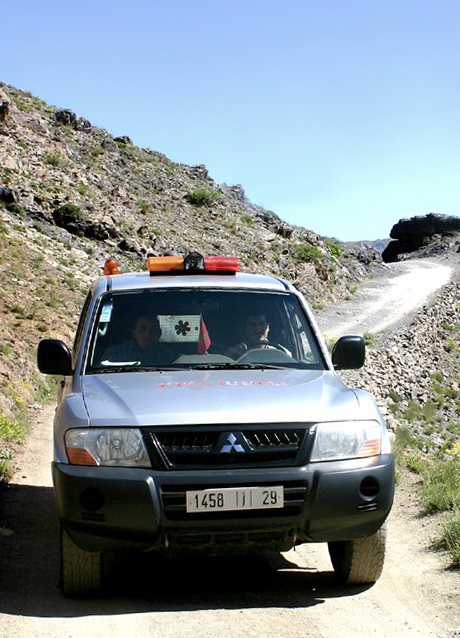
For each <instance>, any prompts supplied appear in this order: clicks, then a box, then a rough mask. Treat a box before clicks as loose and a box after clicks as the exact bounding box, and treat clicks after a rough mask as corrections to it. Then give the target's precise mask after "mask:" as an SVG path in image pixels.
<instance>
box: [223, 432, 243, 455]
mask: <svg viewBox="0 0 460 638" xmlns="http://www.w3.org/2000/svg"><path fill="white" fill-rule="evenodd" d="M237 434H238V433H237ZM222 439H223V440H222ZM244 443H245V441H244V439H243V437H242V436H241V434H238V438H237V437H236V436H235V435H234V434H233V432H230V434H229V435H227V433H226V432H224V433H223V435H222V436H221V437H220V439H219V445H220V449H219V448H218V449H219V452H220V453H223V454H225V453H228V452H246V447H245V445H244ZM242 444H243V445H242Z"/></svg>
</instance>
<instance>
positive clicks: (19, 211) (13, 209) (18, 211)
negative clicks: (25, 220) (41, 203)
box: [5, 202, 26, 217]
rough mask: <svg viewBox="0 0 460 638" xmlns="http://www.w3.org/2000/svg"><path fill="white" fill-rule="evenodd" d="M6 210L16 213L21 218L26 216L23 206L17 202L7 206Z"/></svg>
mask: <svg viewBox="0 0 460 638" xmlns="http://www.w3.org/2000/svg"><path fill="white" fill-rule="evenodd" d="M5 208H6V210H9V211H10V213H15V214H16V215H20V216H21V217H24V215H25V214H26V211H25V210H24V209H23V207H22V206H21V204H16V202H10V203H9V204H7V205H6V206H5Z"/></svg>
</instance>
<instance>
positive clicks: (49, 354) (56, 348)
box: [37, 339, 72, 377]
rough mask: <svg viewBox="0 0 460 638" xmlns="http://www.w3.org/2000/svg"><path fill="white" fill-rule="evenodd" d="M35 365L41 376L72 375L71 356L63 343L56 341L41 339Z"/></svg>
mask: <svg viewBox="0 0 460 638" xmlns="http://www.w3.org/2000/svg"><path fill="white" fill-rule="evenodd" d="M37 365H38V369H39V370H40V372H43V374H58V375H59V376H64V377H66V376H69V375H70V374H72V355H71V354H70V350H69V348H68V347H67V346H66V345H65V343H64V342H62V341H59V340H58V339H43V340H42V341H40V343H39V344H38V350H37Z"/></svg>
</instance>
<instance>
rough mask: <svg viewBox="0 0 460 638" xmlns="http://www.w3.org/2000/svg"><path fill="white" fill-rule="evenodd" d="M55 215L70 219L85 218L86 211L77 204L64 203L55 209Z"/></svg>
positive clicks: (66, 219)
mask: <svg viewBox="0 0 460 638" xmlns="http://www.w3.org/2000/svg"><path fill="white" fill-rule="evenodd" d="M54 215H55V217H57V218H59V219H61V220H65V221H67V222H69V221H77V220H79V219H84V218H85V217H86V215H85V213H84V212H83V211H82V210H81V208H80V206H77V204H63V205H62V206H59V208H56V210H55V211H54Z"/></svg>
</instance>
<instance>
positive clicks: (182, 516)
mask: <svg viewBox="0 0 460 638" xmlns="http://www.w3.org/2000/svg"><path fill="white" fill-rule="evenodd" d="M272 484H273V482H271V483H270V485H272ZM224 487H225V488H228V487H245V486H244V485H235V484H231V485H225V486H224ZM251 487H269V485H268V484H266V483H256V484H253V483H251ZM283 487H284V507H281V508H275V509H261V510H241V511H234V510H233V511H226V512H210V513H209V514H208V513H207V512H199V513H187V508H186V492H188V491H195V490H205V489H209V485H162V486H161V487H160V493H161V499H162V501H163V509H164V513H165V516H166V518H168V519H169V520H174V521H185V520H187V521H193V520H198V521H205V520H226V519H232V520H235V519H245V518H278V517H284V516H296V515H298V514H300V513H301V512H302V510H303V509H304V508H305V506H306V498H307V492H308V485H307V483H306V482H304V481H288V482H285V483H284V485H283ZM213 489H219V486H214V485H213Z"/></svg>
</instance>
